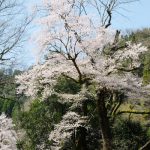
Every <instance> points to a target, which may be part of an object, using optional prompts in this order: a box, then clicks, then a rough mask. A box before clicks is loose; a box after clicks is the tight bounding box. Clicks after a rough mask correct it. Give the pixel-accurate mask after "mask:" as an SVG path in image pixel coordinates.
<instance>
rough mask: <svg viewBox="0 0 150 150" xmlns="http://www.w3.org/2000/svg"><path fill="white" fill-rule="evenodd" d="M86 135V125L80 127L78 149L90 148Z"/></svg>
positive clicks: (85, 149)
mask: <svg viewBox="0 0 150 150" xmlns="http://www.w3.org/2000/svg"><path fill="white" fill-rule="evenodd" d="M86 135H87V131H86V129H85V128H84V127H78V140H77V141H76V150H88V148H87V143H86Z"/></svg>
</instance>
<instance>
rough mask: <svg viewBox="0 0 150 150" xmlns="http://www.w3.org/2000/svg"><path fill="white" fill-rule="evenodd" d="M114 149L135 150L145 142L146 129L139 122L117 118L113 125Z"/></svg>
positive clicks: (146, 138)
mask: <svg viewBox="0 0 150 150" xmlns="http://www.w3.org/2000/svg"><path fill="white" fill-rule="evenodd" d="M113 138H114V141H113V145H114V150H129V149H130V150H137V149H139V148H140V147H141V146H142V145H144V144H145V143H146V141H147V140H148V137H147V135H146V130H144V129H142V127H141V125H140V123H139V122H134V121H131V120H117V122H116V123H115V125H114V127H113Z"/></svg>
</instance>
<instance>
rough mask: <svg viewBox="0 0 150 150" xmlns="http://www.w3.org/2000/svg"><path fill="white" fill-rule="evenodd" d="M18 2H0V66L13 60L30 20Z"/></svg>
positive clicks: (1, 0) (18, 0) (3, 0)
mask: <svg viewBox="0 0 150 150" xmlns="http://www.w3.org/2000/svg"><path fill="white" fill-rule="evenodd" d="M24 10H25V9H24V8H23V5H22V2H21V1H20V0H0V65H1V64H4V63H5V62H6V61H10V60H13V59H14V58H15V56H14V52H16V50H17V49H18V47H19V46H20V45H19V44H20V42H21V41H22V39H23V35H24V33H25V30H26V28H27V26H28V24H29V23H30V22H31V19H29V17H27V15H26V14H25V12H24Z"/></svg>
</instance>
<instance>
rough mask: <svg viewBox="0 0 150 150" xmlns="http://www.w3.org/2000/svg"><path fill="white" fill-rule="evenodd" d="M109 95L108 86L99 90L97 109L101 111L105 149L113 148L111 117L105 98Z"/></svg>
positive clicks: (100, 118)
mask: <svg viewBox="0 0 150 150" xmlns="http://www.w3.org/2000/svg"><path fill="white" fill-rule="evenodd" d="M107 95H108V90H107V89H106V88H103V89H101V90H99V91H98V92H97V109H98V113H99V120H100V129H101V133H102V140H103V148H102V149H103V150H111V149H112V144H111V140H112V136H111V132H110V126H109V118H108V116H107V109H106V106H105V100H106V97H107Z"/></svg>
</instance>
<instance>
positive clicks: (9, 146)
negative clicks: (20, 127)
mask: <svg viewBox="0 0 150 150" xmlns="http://www.w3.org/2000/svg"><path fill="white" fill-rule="evenodd" d="M13 128H14V125H13V123H12V119H10V118H7V117H6V115H5V114H2V115H1V116H0V149H1V150H16V149H17V147H16V144H17V139H18V137H17V133H16V132H15V130H14V129H13Z"/></svg>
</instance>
